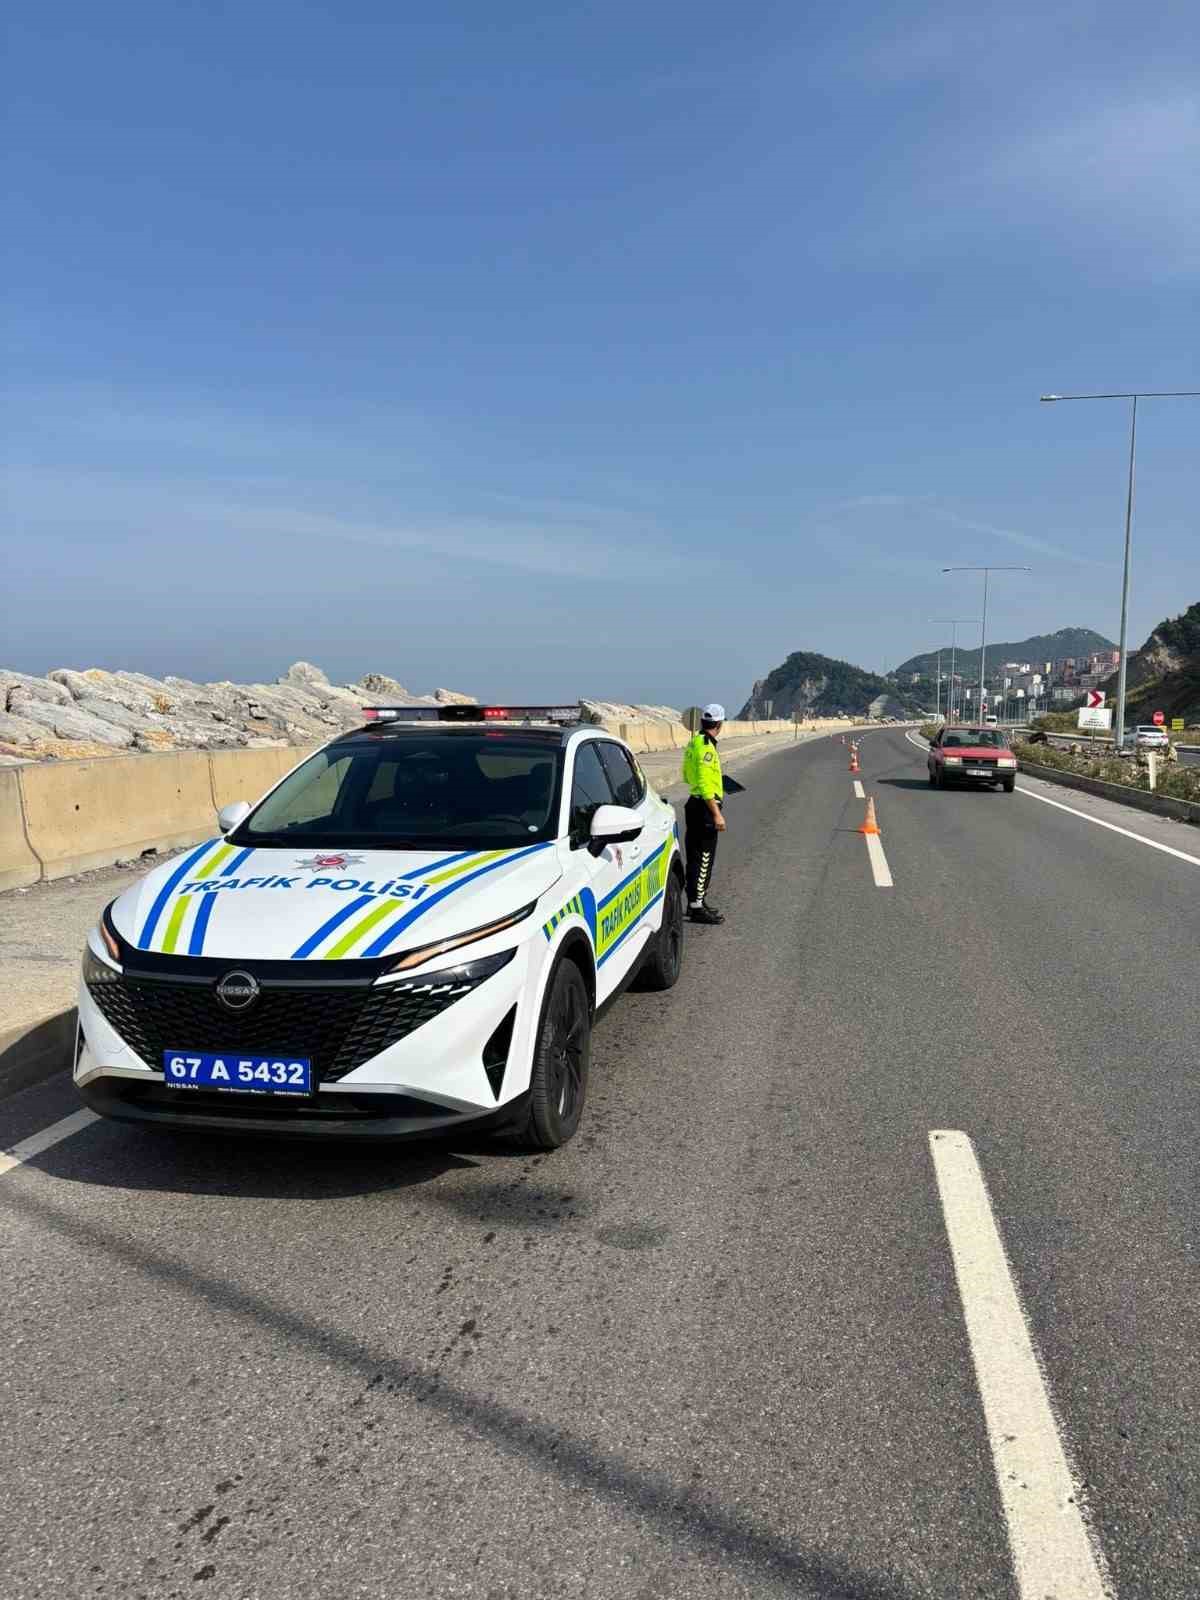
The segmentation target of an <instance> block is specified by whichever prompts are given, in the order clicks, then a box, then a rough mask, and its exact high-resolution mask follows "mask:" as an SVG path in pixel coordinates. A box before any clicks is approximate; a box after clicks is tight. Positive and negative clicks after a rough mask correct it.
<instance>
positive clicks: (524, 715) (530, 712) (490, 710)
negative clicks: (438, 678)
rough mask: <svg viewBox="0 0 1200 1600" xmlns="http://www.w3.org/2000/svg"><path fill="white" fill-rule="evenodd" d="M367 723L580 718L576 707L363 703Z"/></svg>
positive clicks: (570, 720) (575, 719) (563, 720)
mask: <svg viewBox="0 0 1200 1600" xmlns="http://www.w3.org/2000/svg"><path fill="white" fill-rule="evenodd" d="M363 717H364V718H365V720H366V721H367V722H554V723H572V722H578V721H579V720H580V713H579V706H578V705H573V706H475V705H456V706H364V707H363Z"/></svg>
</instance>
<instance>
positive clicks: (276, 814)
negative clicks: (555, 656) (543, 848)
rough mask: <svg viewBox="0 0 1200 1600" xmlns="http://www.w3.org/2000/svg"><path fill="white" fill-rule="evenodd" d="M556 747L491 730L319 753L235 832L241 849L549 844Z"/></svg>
mask: <svg viewBox="0 0 1200 1600" xmlns="http://www.w3.org/2000/svg"><path fill="white" fill-rule="evenodd" d="M562 760H563V757H562V747H561V745H559V744H558V743H557V742H551V741H548V740H540V741H539V740H534V739H528V738H526V739H522V738H520V737H511V736H508V735H502V734H496V733H494V732H489V733H483V732H480V733H478V734H475V733H472V734H459V733H453V734H449V733H443V734H437V733H431V734H428V735H426V734H419V735H417V734H414V735H401V736H400V737H397V738H383V739H380V740H379V741H378V742H374V741H371V742H367V741H363V742H362V743H358V742H354V743H347V744H342V745H335V746H331V747H329V748H327V749H325V750H320V751H318V752H317V753H316V755H314V756H312V757H311V758H310V759H309V760H308V761H306V762H304V763H303V765H302V766H300V767H297V769H296V771H295V772H293V773H292V774H291V775H290V776H289V777H287V778H285V779H284V781H283V783H281V784H280V785H279V787H278V788H277V789H276V790H275V791H274V792H273V793H272V794H270V795H268V796H267V798H266V799H265V800H264V801H263V802H262V804H261V805H260V806H258V807H257V808H256V809H255V810H254V811H253V812H251V814H250V816H249V817H248V818H247V819H246V821H245V822H244V823H242V825H241V827H240V828H238V829H237V830H236V833H235V835H234V836H233V838H234V842H235V843H238V844H244V845H270V844H276V845H283V846H291V845H293V844H304V845H322V846H326V847H333V848H338V847H341V846H355V845H358V846H363V847H366V846H373V847H375V848H382V849H387V848H392V849H396V848H411V849H441V848H447V849H457V850H469V849H474V848H481V849H488V848H493V849H494V848H495V847H496V846H500V847H503V846H505V845H510V844H511V845H527V844H533V843H536V842H538V841H540V840H543V839H549V838H553V836H554V820H555V818H556V817H557V815H558V807H557V801H558V794H559V779H560V774H561V770H562Z"/></svg>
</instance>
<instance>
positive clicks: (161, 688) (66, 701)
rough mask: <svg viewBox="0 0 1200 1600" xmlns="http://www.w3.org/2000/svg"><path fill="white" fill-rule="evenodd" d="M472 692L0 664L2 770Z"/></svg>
mask: <svg viewBox="0 0 1200 1600" xmlns="http://www.w3.org/2000/svg"><path fill="white" fill-rule="evenodd" d="M474 700H475V696H474V695H469V694H458V693H457V692H456V691H455V690H453V689H435V690H434V692H433V693H432V694H431V695H420V694H412V693H411V692H410V691H409V690H408V689H406V688H405V687H404V686H403V684H400V683H397V681H396V680H395V678H389V677H387V676H386V675H385V674H383V673H378V672H369V673H367V675H366V676H365V677H364V678H363V679H362V680H361V682H359V683H350V684H340V685H339V684H333V683H330V681H329V679H328V678H327V677H326V676H325V674H324V673H323V672H322V671H321V669H320V668H319V667H314V666H311V665H310V664H309V663H308V662H307V661H297V662H296V663H295V665H294V666H291V667H289V668H288V670H287V671H286V672H285V673H284V674H283V676H282V677H280V678H277V679H276V680H275V682H274V683H192V682H191V681H190V680H189V679H187V678H174V677H167V678H161V679H160V678H148V677H147V676H146V675H145V674H144V673H141V672H108V671H105V670H104V669H102V668H100V667H89V668H87V670H86V671H83V672H76V671H74V670H72V669H71V668H69V667H59V668H57V669H56V670H55V671H54V672H51V673H48V674H47V675H46V677H44V678H35V677H32V676H30V675H29V674H28V673H24V672H14V671H8V670H5V669H3V668H0V766H10V765H13V764H14V763H16V762H21V761H47V760H63V759H68V758H71V757H76V758H77V757H83V756H108V755H115V754H117V753H119V752H124V751H137V750H145V751H154V750H217V749H245V748H247V747H249V748H254V747H259V748H261V747H263V746H268V745H292V744H311V743H314V742H316V741H318V740H321V739H328V738H330V737H332V735H334V734H336V733H338V732H340V730H341V729H343V728H352V727H355V726H356V725H357V724H359V723H360V722H361V721H362V708H363V706H364V705H409V706H412V705H423V706H433V705H451V704H460V705H461V704H469V703H473V702H474ZM584 706H585V711H586V714H587V715H588V716H590V717H591V718H592V719H593V720H600V719H601V718H608V717H611V718H614V719H616V720H644V719H647V718H650V719H654V720H661V721H671V722H675V721H678V719H679V712H678V711H676V710H674V709H673V708H672V707H670V706H631V705H625V704H617V703H610V702H608V701H600V700H595V701H591V700H589V701H585V702H584Z"/></svg>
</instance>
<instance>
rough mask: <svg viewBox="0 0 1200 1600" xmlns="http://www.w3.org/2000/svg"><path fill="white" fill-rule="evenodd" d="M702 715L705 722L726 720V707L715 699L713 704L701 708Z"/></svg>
mask: <svg viewBox="0 0 1200 1600" xmlns="http://www.w3.org/2000/svg"><path fill="white" fill-rule="evenodd" d="M700 715H701V717H702V718H703V720H704V721H705V722H724V721H725V707H724V706H721V705H718V704H717V702H716V701H715V700H714V701H712V702H711V704H709V705H706V706H703V707H702V708H701V711H700Z"/></svg>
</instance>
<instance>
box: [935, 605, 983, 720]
mask: <svg viewBox="0 0 1200 1600" xmlns="http://www.w3.org/2000/svg"><path fill="white" fill-rule="evenodd" d="M929 620H930V622H936V623H940V624H941V625H942V626H943V627H945V626H947V625H949V628H950V687H949V689H948V690H947V693H946V721H947V722H953V721H954V657H955V654H956V652H957V649H958V629H959V624H960V623H961V624H962V625H963V626H965V625H966V624H967V623H968V622H978V621H979V618H978V617H930V619H929ZM941 658H942V652H941V651H940V650H939V651H938V662H939V666H938V671H939V672H940V671H941V666H940V662H941Z"/></svg>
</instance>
